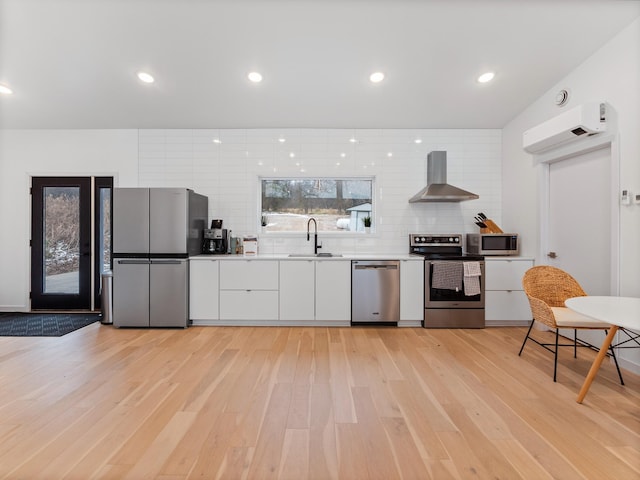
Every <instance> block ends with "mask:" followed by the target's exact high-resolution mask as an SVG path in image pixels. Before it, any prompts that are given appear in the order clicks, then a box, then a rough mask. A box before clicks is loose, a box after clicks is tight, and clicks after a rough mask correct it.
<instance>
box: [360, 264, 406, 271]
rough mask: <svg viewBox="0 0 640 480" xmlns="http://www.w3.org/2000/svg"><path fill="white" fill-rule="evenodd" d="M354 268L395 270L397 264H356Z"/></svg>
mask: <svg viewBox="0 0 640 480" xmlns="http://www.w3.org/2000/svg"><path fill="white" fill-rule="evenodd" d="M354 268H355V269H356V270H397V269H398V265H356V266H355V267H354Z"/></svg>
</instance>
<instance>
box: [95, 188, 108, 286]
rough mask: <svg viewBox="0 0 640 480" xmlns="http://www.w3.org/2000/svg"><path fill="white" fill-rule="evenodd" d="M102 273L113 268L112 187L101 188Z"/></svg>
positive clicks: (100, 240)
mask: <svg viewBox="0 0 640 480" xmlns="http://www.w3.org/2000/svg"><path fill="white" fill-rule="evenodd" d="M99 219H100V239H99V242H100V249H99V250H100V251H99V253H98V255H100V263H99V265H100V269H101V270H100V273H103V272H108V271H109V270H111V188H101V189H100V216H99Z"/></svg>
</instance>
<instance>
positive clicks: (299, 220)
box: [260, 177, 375, 233]
mask: <svg viewBox="0 0 640 480" xmlns="http://www.w3.org/2000/svg"><path fill="white" fill-rule="evenodd" d="M373 191H374V179H373V178H372V177H357V178H326V177H322V178H261V179H260V193H261V205H260V211H261V224H262V231H263V232H267V233H272V232H273V233H280V232H306V231H307V222H308V221H309V219H310V218H312V217H313V218H315V219H316V221H317V222H318V231H321V232H335V233H349V232H361V231H364V230H365V221H364V219H365V218H369V219H373V218H375V212H374V208H373ZM371 225H373V222H371Z"/></svg>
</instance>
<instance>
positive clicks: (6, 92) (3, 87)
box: [0, 85, 13, 95]
mask: <svg viewBox="0 0 640 480" xmlns="http://www.w3.org/2000/svg"><path fill="white" fill-rule="evenodd" d="M0 93H2V94H4V95H11V94H12V93H13V90H11V89H10V88H9V87H7V86H6V85H0Z"/></svg>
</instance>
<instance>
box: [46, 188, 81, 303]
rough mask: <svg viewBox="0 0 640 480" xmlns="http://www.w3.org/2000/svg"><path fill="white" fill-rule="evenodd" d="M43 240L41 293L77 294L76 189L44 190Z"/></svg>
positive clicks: (78, 194)
mask: <svg viewBox="0 0 640 480" xmlns="http://www.w3.org/2000/svg"><path fill="white" fill-rule="evenodd" d="M44 237H45V238H44V245H45V248H44V257H45V258H44V263H45V278H44V292H43V293H71V294H77V293H79V291H80V269H79V262H80V188H79V187H45V189H44Z"/></svg>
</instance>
